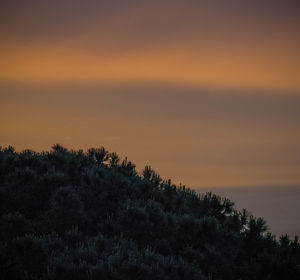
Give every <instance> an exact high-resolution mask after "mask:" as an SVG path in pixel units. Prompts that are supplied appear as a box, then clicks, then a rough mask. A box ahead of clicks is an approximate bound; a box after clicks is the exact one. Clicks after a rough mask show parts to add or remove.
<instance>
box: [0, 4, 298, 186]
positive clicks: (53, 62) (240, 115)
mask: <svg viewBox="0 0 300 280" xmlns="http://www.w3.org/2000/svg"><path fill="white" fill-rule="evenodd" d="M299 26H300V5H299V2H298V1H293V0H288V1H267V0H265V1H247V2H246V1H237V0H230V1H193V0H190V1H175V0H173V1H170V0H166V1H114V0H112V1H94V0H91V1H79V0H75V1H68V0H64V1H58V0H54V1H32V0H29V1H15V0H12V1H1V3H0V98H1V104H0V109H1V111H0V112H1V113H0V116H1V119H0V145H8V144H13V145H15V146H16V147H17V148H18V149H22V148H27V147H30V148H33V149H46V148H49V146H50V145H51V144H53V143H55V142H61V143H63V144H64V143H65V144H66V145H67V146H71V147H74V148H86V147H89V146H95V145H105V146H107V147H108V148H109V149H111V150H114V151H117V152H119V153H120V154H123V155H128V156H129V157H131V158H132V160H133V161H135V162H136V163H137V164H138V165H139V166H140V167H142V165H144V164H147V163H150V164H151V165H152V166H153V167H154V168H155V169H157V170H158V171H159V172H160V173H162V175H163V176H166V177H171V178H174V179H175V180H176V181H177V182H179V181H180V182H182V183H186V184H189V185H191V186H193V187H196V186H200V185H204V186H221V185H251V184H253V185H261V184H263V185H265V184H299V183H300V162H299V158H300V144H299V143H300V141H299V140H300V135H299V134H300V133H299V127H300V113H299V112H300V53H299V49H300V34H299V33H300V32H299ZM75 124H76V125H75ZM137 133H141V135H139V137H136V134H137Z"/></svg>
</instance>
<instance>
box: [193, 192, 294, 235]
mask: <svg viewBox="0 0 300 280" xmlns="http://www.w3.org/2000/svg"><path fill="white" fill-rule="evenodd" d="M197 191H198V192H200V193H205V192H207V191H212V192H214V193H216V194H218V195H220V196H222V197H227V198H229V199H230V200H231V201H233V202H235V206H236V208H237V209H238V210H241V209H242V208H246V209H247V210H249V211H250V212H251V213H252V214H253V215H254V216H256V217H262V218H263V219H264V220H266V221H267V225H268V231H270V232H271V233H272V234H276V236H277V237H279V236H280V235H282V234H288V235H289V236H290V237H291V238H294V236H295V235H298V236H299V237H300V204H299V202H300V186H275V187H274V186H273V187H271V186H269V187H243V188H198V189H197Z"/></svg>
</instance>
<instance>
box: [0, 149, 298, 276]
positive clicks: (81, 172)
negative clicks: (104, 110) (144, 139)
mask: <svg viewBox="0 0 300 280" xmlns="http://www.w3.org/2000/svg"><path fill="white" fill-rule="evenodd" d="M0 214H1V215H0V216H1V220H0V275H1V276H2V279H22V280H23V279H25V280H26V279H32V280H33V279H43V280H44V279H64V280H68V279H72V280H76V279H111V280H115V279H120V280H121V279H143V280H148V279H149V280H150V279H151V280H152V279H172V280H176V279H189V280H193V279H207V280H208V279H243V280H248V279H249V280H250V279H253V280H254V279H256V280H257V279H272V280H273V279H290V280H291V279H300V245H299V243H298V239H297V238H295V239H294V240H290V239H289V238H288V237H287V236H281V237H280V238H278V239H276V238H275V236H273V235H272V234H271V233H267V232H266V230H267V226H266V224H265V222H264V221H263V220H262V219H261V218H255V217H253V216H252V215H250V214H249V213H248V212H247V211H246V210H243V211H242V212H238V211H237V210H235V208H234V204H233V203H232V202H231V201H229V200H228V199H225V198H220V197H219V196H216V195H214V194H212V193H206V194H197V193H196V192H194V191H193V190H190V189H188V188H185V187H184V186H175V185H174V184H172V183H171V181H170V180H166V181H165V180H162V179H161V178H160V176H159V175H158V174H157V173H156V172H154V171H153V170H152V169H151V168H150V167H149V166H146V167H145V169H144V171H143V172H142V174H138V173H137V172H136V170H135V165H134V164H133V163H132V162H130V161H128V160H127V158H125V159H124V160H120V158H119V157H118V155H117V154H116V153H109V152H107V151H106V150H105V149H104V148H100V149H89V150H88V151H87V152H83V151H81V150H79V151H73V150H67V149H66V148H64V147H62V146H60V145H58V144H57V145H54V146H53V148H52V150H51V151H49V152H41V153H36V152H33V151H29V150H25V151H23V152H16V151H15V150H14V149H13V148H12V147H8V148H1V149H0Z"/></svg>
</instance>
